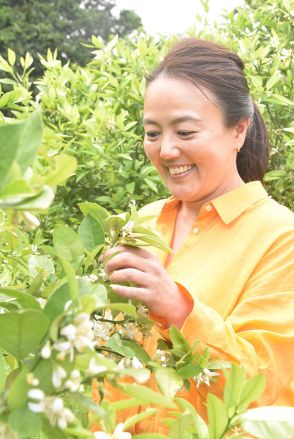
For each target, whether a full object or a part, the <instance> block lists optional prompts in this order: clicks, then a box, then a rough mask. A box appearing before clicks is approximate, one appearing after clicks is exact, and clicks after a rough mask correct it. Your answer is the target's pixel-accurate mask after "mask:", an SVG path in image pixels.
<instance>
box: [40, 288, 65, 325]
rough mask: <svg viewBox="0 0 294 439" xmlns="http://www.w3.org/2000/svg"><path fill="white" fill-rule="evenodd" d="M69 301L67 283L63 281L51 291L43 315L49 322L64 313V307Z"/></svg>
mask: <svg viewBox="0 0 294 439" xmlns="http://www.w3.org/2000/svg"><path fill="white" fill-rule="evenodd" d="M70 299H71V297H70V292H69V285H68V282H66V281H63V283H61V284H60V285H58V286H57V287H56V288H55V289H54V290H53V292H52V293H51V295H50V296H49V298H48V302H47V303H46V305H45V308H44V313H45V314H46V316H47V317H48V318H49V319H50V321H53V320H54V319H55V318H56V317H58V316H59V315H60V314H63V313H64V306H65V304H66V302H68V301H69V300H70Z"/></svg>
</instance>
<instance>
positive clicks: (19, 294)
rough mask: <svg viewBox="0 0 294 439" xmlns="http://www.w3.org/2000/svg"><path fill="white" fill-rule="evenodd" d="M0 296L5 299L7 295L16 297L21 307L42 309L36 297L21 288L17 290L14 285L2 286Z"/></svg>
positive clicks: (12, 297)
mask: <svg viewBox="0 0 294 439" xmlns="http://www.w3.org/2000/svg"><path fill="white" fill-rule="evenodd" d="M0 297H1V300H4V299H5V297H6V298H7V297H9V298H10V299H15V300H16V302H17V303H18V304H19V306H20V307H21V308H33V309H40V305H39V303H38V301H37V300H36V299H34V298H33V297H32V296H30V295H29V294H27V293H25V292H24V291H21V290H16V289H14V288H12V287H0Z"/></svg>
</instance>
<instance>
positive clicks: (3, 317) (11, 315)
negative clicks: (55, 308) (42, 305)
mask: <svg viewBox="0 0 294 439" xmlns="http://www.w3.org/2000/svg"><path fill="white" fill-rule="evenodd" d="M48 327H49V320H48V318H47V316H46V315H45V314H44V313H43V312H41V311H38V310H33V309H30V310H21V311H15V312H8V313H5V314H0V334H1V338H0V346H1V347H2V348H3V349H5V350H6V351H7V352H9V353H10V354H12V355H14V356H15V357H16V358H18V359H22V358H24V357H26V356H27V355H28V354H29V353H31V352H34V351H35V350H36V349H37V348H38V347H39V345H40V343H41V341H42V340H43V338H44V337H45V335H46V333H47V331H48ZM36 328H38V330H37V331H36Z"/></svg>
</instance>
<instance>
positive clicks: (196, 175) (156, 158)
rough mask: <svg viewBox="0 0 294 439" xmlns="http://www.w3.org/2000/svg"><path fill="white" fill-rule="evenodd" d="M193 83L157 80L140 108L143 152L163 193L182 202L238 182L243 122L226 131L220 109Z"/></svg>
mask: <svg viewBox="0 0 294 439" xmlns="http://www.w3.org/2000/svg"><path fill="white" fill-rule="evenodd" d="M204 92H205V93H206V95H207V96H208V97H209V99H208V98H207V97H206V96H205V95H204V94H203V93H202V92H201V91H200V90H199V89H198V88H197V87H196V86H194V85H193V84H191V83H189V82H186V81H184V80H180V79H171V78H166V77H159V78H157V79H156V80H154V81H153V82H151V83H150V84H149V85H148V87H147V91H146V95H145V103H144V129H145V138H144V148H145V152H146V154H147V156H148V158H149V159H150V160H151V162H152V163H153V164H154V165H155V167H156V168H157V170H158V172H159V174H160V175H161V176H162V178H163V180H164V182H165V184H166V186H167V187H168V189H169V191H170V192H171V193H172V194H173V195H174V196H175V197H176V198H178V199H180V200H182V201H186V202H191V201H192V202H193V201H196V202H202V201H203V202H205V201H207V200H209V199H213V198H215V197H217V196H219V195H221V194H223V193H225V192H227V191H229V190H231V189H233V188H234V187H237V186H240V185H241V184H242V183H243V182H242V180H241V178H240V176H239V174H238V172H237V167H236V147H238V146H242V145H243V142H244V139H245V135H246V129H247V127H248V124H249V122H248V121H243V122H240V123H239V124H238V125H237V126H236V127H233V128H227V127H225V125H224V116H223V113H222V111H221V109H220V108H219V107H218V106H217V105H216V104H215V103H214V102H215V99H213V96H212V95H211V93H210V92H209V91H206V90H204Z"/></svg>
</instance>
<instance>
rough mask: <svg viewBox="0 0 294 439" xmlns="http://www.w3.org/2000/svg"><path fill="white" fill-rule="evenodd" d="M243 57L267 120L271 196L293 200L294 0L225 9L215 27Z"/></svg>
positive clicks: (255, 1)
mask: <svg viewBox="0 0 294 439" xmlns="http://www.w3.org/2000/svg"><path fill="white" fill-rule="evenodd" d="M219 32H220V35H221V37H222V39H225V40H227V41H228V34H229V36H230V44H229V45H230V46H231V47H232V48H233V49H234V50H236V51H237V52H238V53H239V54H240V56H241V58H242V59H243V60H244V61H245V68H246V72H247V79H248V83H249V88H250V90H251V93H252V96H253V98H254V99H255V100H256V102H257V104H258V106H259V108H260V110H261V112H262V114H263V117H264V119H265V122H266V125H267V127H268V129H269V134H270V142H271V159H270V166H269V170H268V172H267V174H266V177H265V183H266V187H267V189H268V191H269V193H270V194H271V195H273V197H274V198H275V199H276V200H277V201H279V202H281V203H282V204H285V205H287V206H289V207H290V208H292V207H293V203H294V184H293V181H294V173H293V169H294V167H293V164H294V141H293V132H294V120H293V109H294V92H293V90H294V88H293V81H294V74H293V51H294V45H293V32H294V27H293V2H292V1H291V0H286V1H284V0H275V1H274V2H273V1H271V0H265V1H260V0H247V1H246V4H245V6H244V7H238V9H237V11H236V10H234V11H232V12H231V13H230V14H228V15H227V20H226V22H225V24H224V26H223V27H222V28H221V29H219Z"/></svg>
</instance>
